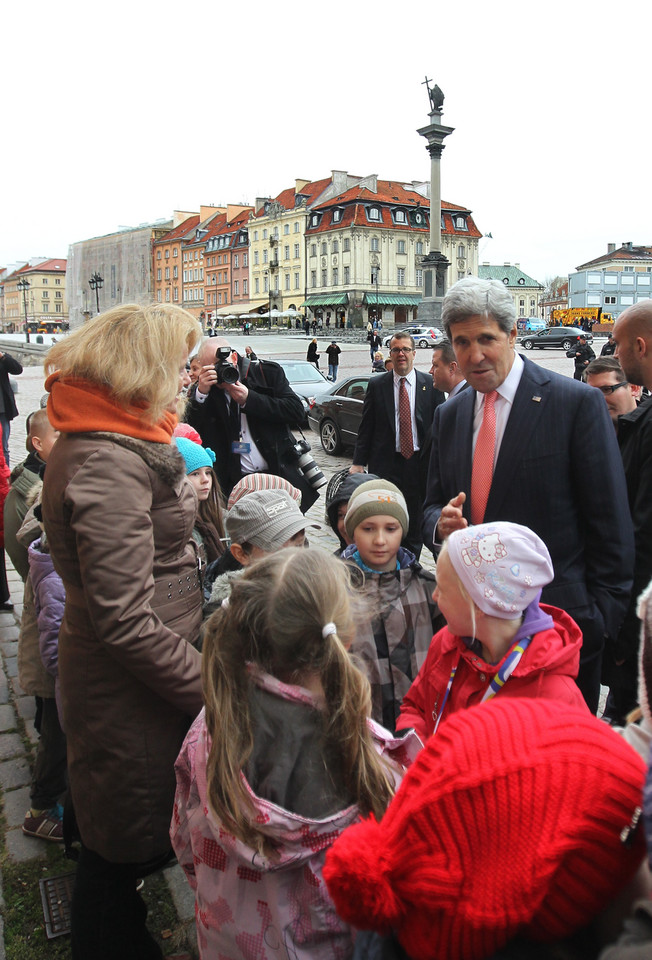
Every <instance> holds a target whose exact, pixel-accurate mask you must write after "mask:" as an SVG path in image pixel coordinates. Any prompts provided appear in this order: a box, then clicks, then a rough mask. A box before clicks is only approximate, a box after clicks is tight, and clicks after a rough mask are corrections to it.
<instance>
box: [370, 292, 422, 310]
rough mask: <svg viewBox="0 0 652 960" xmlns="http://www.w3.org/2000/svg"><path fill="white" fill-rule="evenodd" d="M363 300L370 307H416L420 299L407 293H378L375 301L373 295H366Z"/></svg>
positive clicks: (374, 295)
mask: <svg viewBox="0 0 652 960" xmlns="http://www.w3.org/2000/svg"><path fill="white" fill-rule="evenodd" d="M365 300H366V302H367V304H368V305H369V306H370V307H373V305H374V304H375V303H379V304H381V305H382V306H385V307H418V306H419V304H420V303H421V297H419V296H414V295H411V294H409V293H379V294H378V299H377V300H376V294H375V293H367V294H365Z"/></svg>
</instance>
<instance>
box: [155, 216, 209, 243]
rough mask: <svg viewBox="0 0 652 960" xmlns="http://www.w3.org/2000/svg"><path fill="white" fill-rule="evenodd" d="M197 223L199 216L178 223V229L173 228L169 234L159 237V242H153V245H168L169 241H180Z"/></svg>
mask: <svg viewBox="0 0 652 960" xmlns="http://www.w3.org/2000/svg"><path fill="white" fill-rule="evenodd" d="M198 223H199V214H196V215H195V216H192V217H188V219H187V220H184V221H183V223H180V224H179V226H178V227H175V228H174V230H170V232H169V233H166V234H165V236H164V237H161V239H160V240H155V241H154V244H158V243H169V242H170V241H171V240H179V239H182V238H183V237H185V235H186V234H187V233H188V232H189V231H190V230H194V229H195V227H196V226H197V224H198Z"/></svg>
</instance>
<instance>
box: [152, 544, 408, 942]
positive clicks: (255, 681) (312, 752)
mask: <svg viewBox="0 0 652 960" xmlns="http://www.w3.org/2000/svg"><path fill="white" fill-rule="evenodd" d="M307 556H308V555H307V554H306V551H305V550H304V549H296V548H292V547H290V548H287V549H285V550H283V551H281V553H276V554H274V555H271V556H269V557H266V558H264V559H262V560H260V561H257V562H256V563H255V564H253V565H252V566H251V567H248V568H247V569H246V570H245V572H244V574H243V576H242V577H241V578H240V579H239V580H238V581H237V582H236V583H235V584H234V586H233V590H232V593H231V595H230V598H229V600H228V605H226V606H225V605H223V606H222V607H221V608H220V609H219V610H217V611H216V612H215V614H214V615H213V616H212V617H211V619H210V620H209V621H208V622H207V629H206V636H205V639H204V649H203V662H202V678H203V687H204V700H205V708H204V710H202V712H201V713H200V714H199V716H198V717H197V719H196V720H195V723H194V724H193V726H192V727H191V729H190V731H189V733H188V736H187V737H186V740H185V743H184V745H183V747H182V750H181V753H180V755H179V758H178V760H177V763H176V775H177V792H176V798H175V806H174V815H173V821H172V826H171V838H172V845H173V847H174V849H175V852H176V854H177V857H178V859H179V862H180V864H181V866H182V867H183V869H184V870H185V872H186V875H187V877H188V880H189V882H190V884H191V886H192V888H193V889H194V891H195V897H196V911H195V914H196V918H197V936H198V944H199V952H200V957H202V958H204V960H207V958H208V957H217V956H225V957H226V956H228V957H230V958H231V960H238V958H246V957H249V956H252V955H253V953H254V952H255V954H256V957H257V958H258V960H267V958H270V960H271V958H275V960H278V958H284V960H289V958H292V960H308V958H310V960H333V958H336V960H346V958H350V957H351V955H352V952H353V932H352V930H351V928H349V927H348V926H347V925H346V924H345V923H343V922H342V921H341V920H340V919H339V917H338V916H337V914H336V912H335V910H334V908H333V905H332V902H331V900H330V897H329V895H328V893H327V891H326V888H325V886H324V882H323V879H322V866H323V862H324V858H325V854H326V850H327V849H328V848H329V847H330V845H331V844H332V843H333V842H334V841H335V839H336V838H337V837H338V836H339V834H340V833H341V832H342V831H343V830H344V829H345V827H347V826H349V825H350V824H351V823H353V822H355V821H356V820H357V819H358V818H359V817H360V816H366V815H369V814H371V813H373V814H374V815H375V817H376V818H377V819H380V818H381V817H382V815H383V813H384V811H385V808H386V807H387V804H388V803H389V801H390V799H391V797H392V795H393V793H394V790H395V788H396V786H397V784H398V782H399V780H400V779H401V776H402V774H403V771H404V769H405V767H407V766H408V765H409V764H410V763H411V761H412V759H413V758H414V756H415V755H416V752H417V750H418V748H419V743H418V740H417V738H416V737H415V735H414V734H413V733H412V732H409V733H408V734H407V735H406V736H405V737H403V738H395V737H393V736H392V735H391V734H389V733H388V732H387V731H386V730H384V729H383V728H382V727H380V726H379V725H377V724H376V723H374V722H373V721H372V720H370V719H369V714H370V706H371V698H370V690H369V683H368V681H367V679H366V678H365V676H364V675H363V673H362V672H361V671H360V670H359V669H358V668H357V667H356V666H355V665H354V663H353V662H352V660H351V658H350V656H349V654H348V647H349V646H350V644H351V641H352V639H353V637H354V635H355V629H356V624H355V621H356V609H355V607H356V601H355V599H354V596H353V593H352V590H351V584H350V580H349V576H350V573H349V570H348V568H347V566H346V565H345V564H342V563H341V561H339V560H337V559H336V558H335V557H332V556H330V555H329V554H327V553H325V552H321V551H317V550H315V551H312V550H311V551H310V554H309V557H310V562H308V559H307Z"/></svg>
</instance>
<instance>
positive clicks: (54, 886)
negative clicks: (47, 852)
mask: <svg viewBox="0 0 652 960" xmlns="http://www.w3.org/2000/svg"><path fill="white" fill-rule="evenodd" d="M74 880H75V874H74V873H64V874H62V875H61V876H60V877H45V878H44V879H43V880H39V882H38V884H39V887H40V888H41V903H42V904H43V916H44V917H45V932H46V934H47V938H48V940H53V939H54V938H55V937H63V936H64V935H65V934H67V933H70V904H71V903H72V888H73V883H74Z"/></svg>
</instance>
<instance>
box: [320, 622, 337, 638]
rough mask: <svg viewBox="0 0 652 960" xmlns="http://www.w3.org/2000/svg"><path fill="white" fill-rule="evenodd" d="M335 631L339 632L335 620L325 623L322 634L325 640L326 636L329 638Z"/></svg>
mask: <svg viewBox="0 0 652 960" xmlns="http://www.w3.org/2000/svg"><path fill="white" fill-rule="evenodd" d="M333 633H335V634H336V633H337V627H336V626H335V624H334V623H333V621H332V620H331V621H330V623H326V624H324V626H323V627H322V630H321V635H322V637H323V638H324V640H326V638H327V637H330V636H331V634H333Z"/></svg>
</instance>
